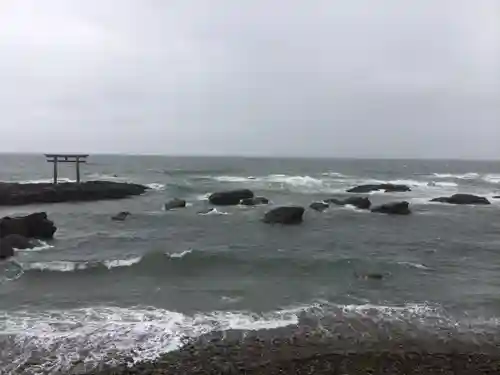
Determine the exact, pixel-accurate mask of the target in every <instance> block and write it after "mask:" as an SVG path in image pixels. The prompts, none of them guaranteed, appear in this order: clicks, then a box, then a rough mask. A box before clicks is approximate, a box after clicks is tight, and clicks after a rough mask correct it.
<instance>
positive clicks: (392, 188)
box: [347, 184, 411, 193]
mask: <svg viewBox="0 0 500 375" xmlns="http://www.w3.org/2000/svg"><path fill="white" fill-rule="evenodd" d="M379 190H383V191H384V192H386V193H395V192H398V193H404V192H407V191H411V188H410V187H409V186H406V185H395V184H370V185H360V186H356V187H353V188H351V189H349V190H347V192H348V193H370V192H372V191H379Z"/></svg>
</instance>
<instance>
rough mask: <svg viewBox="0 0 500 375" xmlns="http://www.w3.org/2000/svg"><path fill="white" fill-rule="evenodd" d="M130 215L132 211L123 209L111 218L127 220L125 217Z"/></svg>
mask: <svg viewBox="0 0 500 375" xmlns="http://www.w3.org/2000/svg"><path fill="white" fill-rule="evenodd" d="M129 215H130V212H128V211H122V212H120V213H118V214H116V215H115V216H113V217H111V220H114V221H125V219H126V218H127V217H129Z"/></svg>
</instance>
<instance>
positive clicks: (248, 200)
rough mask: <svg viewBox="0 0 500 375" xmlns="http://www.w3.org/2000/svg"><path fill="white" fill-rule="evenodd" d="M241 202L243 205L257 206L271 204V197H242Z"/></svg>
mask: <svg viewBox="0 0 500 375" xmlns="http://www.w3.org/2000/svg"><path fill="white" fill-rule="evenodd" d="M240 204H241V205H243V206H257V205H260V204H269V199H267V198H265V197H253V198H246V199H242V200H241V202H240Z"/></svg>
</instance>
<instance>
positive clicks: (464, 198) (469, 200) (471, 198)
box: [431, 194, 491, 204]
mask: <svg viewBox="0 0 500 375" xmlns="http://www.w3.org/2000/svg"><path fill="white" fill-rule="evenodd" d="M431 202H439V203H449V204H491V202H490V201H489V200H488V199H486V198H485V197H480V196H477V195H473V194H454V195H452V196H451V197H439V198H434V199H431Z"/></svg>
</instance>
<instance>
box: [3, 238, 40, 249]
mask: <svg viewBox="0 0 500 375" xmlns="http://www.w3.org/2000/svg"><path fill="white" fill-rule="evenodd" d="M1 241H2V242H3V243H4V244H8V245H10V246H11V247H12V248H14V249H18V250H24V249H32V248H34V247H35V244H33V242H31V241H30V239H29V238H26V237H23V236H21V235H19V234H9V235H8V236H5V237H3V238H2V239H1Z"/></svg>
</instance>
